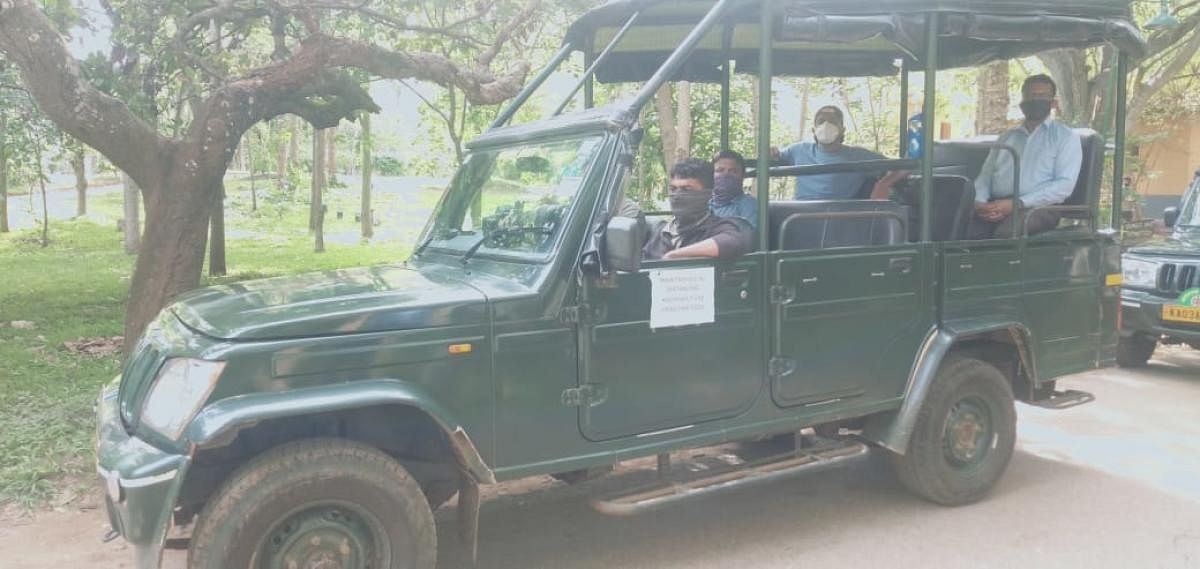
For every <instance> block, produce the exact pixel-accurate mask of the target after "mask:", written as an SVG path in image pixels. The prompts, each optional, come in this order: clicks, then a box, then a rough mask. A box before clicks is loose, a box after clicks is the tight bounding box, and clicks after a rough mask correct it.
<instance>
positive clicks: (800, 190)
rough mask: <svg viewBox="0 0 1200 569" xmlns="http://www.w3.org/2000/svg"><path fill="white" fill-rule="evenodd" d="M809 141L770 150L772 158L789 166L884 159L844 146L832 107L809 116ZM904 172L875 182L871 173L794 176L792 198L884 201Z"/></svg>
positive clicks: (838, 112) (838, 118)
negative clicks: (810, 128)
mask: <svg viewBox="0 0 1200 569" xmlns="http://www.w3.org/2000/svg"><path fill="white" fill-rule="evenodd" d="M813 139H814V141H813V142H797V143H795V144H792V145H790V146H787V147H786V148H784V149H783V150H782V151H779V150H776V149H772V155H773V156H772V157H773V158H775V159H779V160H783V161H784V162H785V163H786V164H789V165H792V166H811V165H815V164H843V163H846V162H863V161H866V160H884V157H883V156H880V155H879V154H876V153H874V152H871V151H870V150H867V149H866V148H858V147H856V146H846V145H845V144H844V142H845V140H846V126H845V117H844V115H843V113H842V110H841V109H839V108H837V107H834V106H826V107H821V108H820V109H818V110H817V114H816V116H815V117H813ZM906 175H908V172H892V173H889V174H888V175H886V176H884V177H883V178H882V179H880V180H878V181H876V180H875V173H874V172H836V173H831V174H815V175H811V176H797V177H796V193H795V199H798V200H852V199H859V198H863V197H867V195H868V194H869V195H870V197H871V198H872V199H887V197H888V191H889V190H890V189H891V187H892V184H894V183H895V182H897V181H899V180H900V179H901V178H903V177H904V176H906Z"/></svg>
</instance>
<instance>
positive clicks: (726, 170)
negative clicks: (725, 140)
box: [708, 150, 758, 228]
mask: <svg viewBox="0 0 1200 569" xmlns="http://www.w3.org/2000/svg"><path fill="white" fill-rule="evenodd" d="M745 179H746V159H745V158H743V157H742V155H741V154H738V153H737V152H734V151H732V150H722V151H721V152H720V153H718V154H717V156H716V158H713V197H712V199H711V200H709V201H708V208H709V209H710V210H712V212H713V214H715V215H717V216H719V217H737V218H740V219H743V220H745V221H746V223H749V224H750V227H754V228H757V227H758V200H756V199H754V197H753V196H750V195H747V194H746V191H745V190H744V189H743V187H742V185H743V183H744V180H745Z"/></svg>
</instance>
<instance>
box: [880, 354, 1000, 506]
mask: <svg viewBox="0 0 1200 569" xmlns="http://www.w3.org/2000/svg"><path fill="white" fill-rule="evenodd" d="M1016 425H1017V414H1016V409H1015V408H1014V403H1013V392H1012V386H1011V385H1010V384H1009V382H1008V378H1006V377H1005V376H1004V374H1003V373H1001V372H1000V370H998V369H996V368H995V367H993V366H992V365H991V364H988V363H986V362H983V361H980V360H976V359H971V358H965V357H961V356H951V357H950V358H948V359H947V360H946V361H945V362H943V363H942V367H941V369H940V370H938V375H937V378H936V379H935V380H934V383H933V386H932V388H931V389H930V391H929V395H928V396H927V398H926V400H925V402H924V403H923V404H922V405H921V410H920V411H919V413H918V415H917V422H916V425H915V427H914V429H913V435H912V438H911V439H910V440H909V443H908V452H907V453H905V454H903V455H893V463H894V465H895V468H896V473H897V474H898V475H899V478H900V481H901V482H902V483H903V484H904V486H905V487H907V488H908V489H909V490H910V491H912V492H913V493H915V494H917V495H919V496H921V497H924V498H926V499H928V500H930V501H932V502H936V503H938V504H942V505H945V506H958V505H962V504H970V503H972V502H976V501H978V500H979V499H981V498H983V497H984V496H986V495H987V493H988V492H989V491H990V490H991V489H992V487H993V486H995V485H996V482H997V481H998V480H999V479H1000V476H1001V475H1002V474H1004V470H1005V469H1006V468H1007V467H1008V462H1009V459H1011V458H1012V453H1013V447H1014V446H1015V444H1016V437H1017V433H1016Z"/></svg>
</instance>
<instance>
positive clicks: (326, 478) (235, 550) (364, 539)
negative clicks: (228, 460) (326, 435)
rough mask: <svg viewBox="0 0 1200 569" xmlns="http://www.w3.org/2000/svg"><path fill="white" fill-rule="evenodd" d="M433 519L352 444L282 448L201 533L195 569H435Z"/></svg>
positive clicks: (216, 502) (319, 442)
mask: <svg viewBox="0 0 1200 569" xmlns="http://www.w3.org/2000/svg"><path fill="white" fill-rule="evenodd" d="M436 559H437V536H436V528H435V526H434V522H433V513H432V512H431V511H430V508H429V504H428V502H426V499H425V495H424V494H423V493H422V491H421V487H420V486H419V485H418V484H417V481H416V480H414V479H413V478H412V477H411V476H409V474H408V471H406V470H405V469H404V467H403V466H401V465H400V463H398V462H396V461H395V460H394V459H392V458H391V457H390V456H388V455H386V454H384V453H383V452H381V451H379V450H378V449H375V448H373V447H370V446H367V445H364V444H361V443H356V442H352V441H346V440H338V439H314V440H306V441H298V442H294V443H289V444H286V445H282V446H280V447H278V448H275V449H273V450H271V451H268V452H267V453H265V454H263V455H262V456H260V457H258V458H256V459H254V460H253V461H251V462H249V463H247V464H246V465H244V466H243V467H242V468H240V469H239V470H238V471H237V472H235V473H234V475H233V476H232V477H231V478H230V479H229V480H228V481H227V482H226V483H225V484H224V485H223V486H222V487H221V489H220V490H218V491H217V492H216V494H215V495H214V496H213V497H212V499H210V500H209V502H208V504H207V505H206V506H205V507H204V511H203V512H201V514H200V518H199V521H198V522H197V524H196V529H195V531H194V532H193V533H192V542H191V548H190V550H189V551H188V568H189V569H229V568H235V567H236V568H238V569H243V568H249V569H260V568H266V567H274V566H280V567H286V566H292V565H295V566H299V567H308V566H321V567H326V566H328V567H339V568H341V567H346V568H358V567H371V568H373V569H433V567H434V566H435V564H436Z"/></svg>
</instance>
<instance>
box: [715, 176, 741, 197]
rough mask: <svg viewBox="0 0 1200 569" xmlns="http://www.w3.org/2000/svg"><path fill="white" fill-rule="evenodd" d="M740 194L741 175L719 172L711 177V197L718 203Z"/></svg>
mask: <svg viewBox="0 0 1200 569" xmlns="http://www.w3.org/2000/svg"><path fill="white" fill-rule="evenodd" d="M740 195H742V177H741V176H738V175H736V174H720V175H718V176H716V177H715V178H713V197H714V198H716V200H717V201H718V202H720V203H728V202H729V201H731V200H732V199H733V198H736V197H738V196H740Z"/></svg>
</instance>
